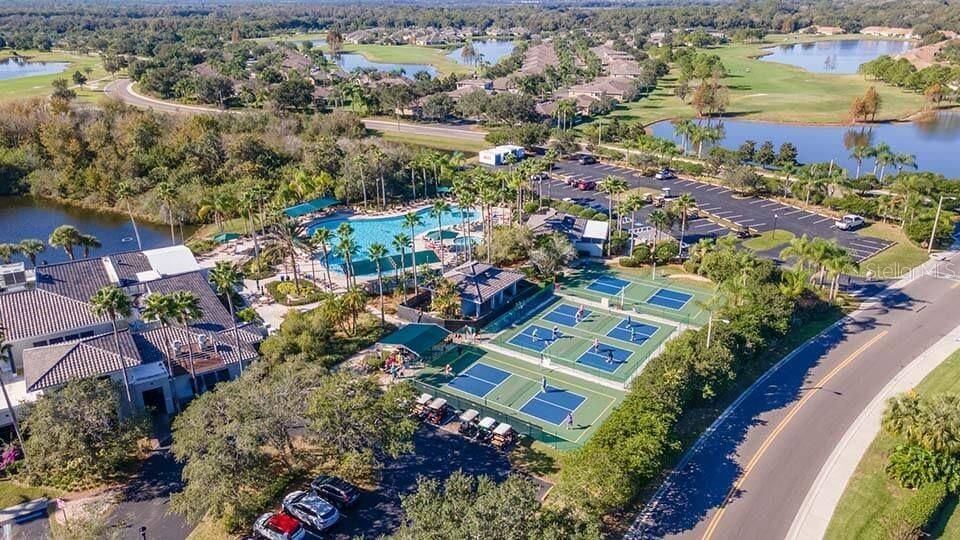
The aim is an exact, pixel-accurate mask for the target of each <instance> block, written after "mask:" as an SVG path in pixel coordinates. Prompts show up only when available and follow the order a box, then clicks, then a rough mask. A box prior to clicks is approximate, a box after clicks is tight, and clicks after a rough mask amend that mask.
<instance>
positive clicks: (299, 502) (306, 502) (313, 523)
mask: <svg viewBox="0 0 960 540" xmlns="http://www.w3.org/2000/svg"><path fill="white" fill-rule="evenodd" d="M283 510H284V511H285V512H287V513H288V514H290V515H292V516H293V517H295V518H297V520H298V521H299V522H300V523H303V525H304V526H305V527H307V528H308V529H310V530H313V531H316V532H323V531H325V530H327V529H329V528H330V527H333V526H334V525H336V523H337V521H339V520H340V512H339V511H337V509H336V507H334V506H333V505H332V504H330V503H329V502H328V501H327V500H326V499H324V498H323V497H321V496H320V495H318V494H317V493H315V492H309V491H294V492H293V493H290V494H289V495H287V496H286V497H284V498H283Z"/></svg>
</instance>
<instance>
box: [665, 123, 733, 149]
mask: <svg viewBox="0 0 960 540" xmlns="http://www.w3.org/2000/svg"><path fill="white" fill-rule="evenodd" d="M673 133H674V136H676V137H677V138H679V139H680V153H681V154H686V153H687V145H688V144H689V145H690V147H691V148H693V147H696V149H697V158H700V157H702V156H703V145H704V144H714V143H717V142H720V141H722V140H723V137H724V130H723V125H722V124H718V125H716V126H711V125H710V124H709V123H708V124H701V123H697V122H694V121H693V120H690V119H683V120H675V121H674V122H673Z"/></svg>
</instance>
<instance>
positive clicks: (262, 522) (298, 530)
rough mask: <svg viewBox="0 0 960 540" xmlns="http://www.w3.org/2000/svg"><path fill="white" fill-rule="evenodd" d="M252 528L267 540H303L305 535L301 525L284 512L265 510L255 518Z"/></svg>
mask: <svg viewBox="0 0 960 540" xmlns="http://www.w3.org/2000/svg"><path fill="white" fill-rule="evenodd" d="M253 530H254V532H256V533H257V534H258V535H260V536H261V537H263V538H267V539H269V540H303V538H304V537H306V535H307V532H306V531H305V530H304V529H303V525H301V524H300V522H299V521H297V519H296V518H294V517H293V516H291V515H290V514H288V513H286V512H267V513H266V514H264V515H262V516H260V517H259V518H257V521H255V522H254V524H253Z"/></svg>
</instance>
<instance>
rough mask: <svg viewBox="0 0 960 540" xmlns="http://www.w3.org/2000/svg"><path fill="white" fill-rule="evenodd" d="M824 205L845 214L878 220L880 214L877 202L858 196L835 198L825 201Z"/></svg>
mask: <svg viewBox="0 0 960 540" xmlns="http://www.w3.org/2000/svg"><path fill="white" fill-rule="evenodd" d="M823 205H824V206H826V207H827V208H830V209H832V210H838V211H841V212H843V213H845V214H859V215H861V216H864V217H869V218H878V217H880V213H879V211H878V209H877V200H876V199H870V198H866V197H860V196H858V195H847V196H846V197H833V198H829V199H824V201H823Z"/></svg>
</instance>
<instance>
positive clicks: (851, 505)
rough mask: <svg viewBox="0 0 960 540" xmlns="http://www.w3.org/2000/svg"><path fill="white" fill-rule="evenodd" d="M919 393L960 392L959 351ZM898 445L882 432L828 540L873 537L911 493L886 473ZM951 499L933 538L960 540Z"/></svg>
mask: <svg viewBox="0 0 960 540" xmlns="http://www.w3.org/2000/svg"><path fill="white" fill-rule="evenodd" d="M916 391H917V392H919V393H921V394H927V395H930V394H939V393H944V392H957V391H960V351H957V352H955V353H953V354H952V355H950V357H949V358H947V359H946V360H945V361H944V362H943V363H942V364H940V365H939V366H938V367H937V368H936V369H934V370H933V371H932V372H930V374H929V375H927V377H926V378H925V379H923V381H921V382H920V384H919V385H917V388H916ZM898 443H899V440H898V439H897V438H896V437H893V436H891V435H888V434H887V433H884V432H882V431H881V432H880V434H879V435H877V438H876V439H874V441H873V444H871V445H870V448H868V449H867V453H866V454H865V455H864V456H863V459H862V460H860V464H859V465H858V466H857V470H856V471H855V472H854V473H853V477H852V478H851V479H850V483H849V484H847V489H846V490H844V492H843V497H842V498H841V499H840V502H839V504H838V505H837V509H836V511H835V512H834V514H833V518H832V519H831V520H830V527H829V528H828V529H827V534H826V538H827V539H828V540H830V539H837V540H839V539H844V540H847V539H857V538H868V537H871V536H870V535H871V532H870V531H871V529H872V528H873V525H872V524H873V523H875V521H876V519H877V518H878V517H879V516H883V515H886V514H889V513H890V512H891V511H892V510H893V509H894V508H895V507H896V505H897V504H898V503H899V501H900V499H901V498H903V497H904V496H906V495H908V494H909V493H910V490H907V489H903V488H901V487H899V486H897V485H896V483H894V482H893V481H891V480H889V479H888V478H887V476H886V474H885V473H884V471H883V469H884V467H885V466H886V464H887V456H888V455H889V453H890V452H891V451H893V449H894V448H895V447H896V446H897V444H898ZM951 499H952V500H951ZM951 499H948V501H947V505H946V506H945V508H944V510H943V511H942V513H941V516H940V521H939V523H938V524H937V526H936V527H934V530H933V531H931V532H932V533H933V534H931V537H933V538H960V515H958V514H960V513H958V512H956V507H957V501H956V497H952V498H951Z"/></svg>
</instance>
